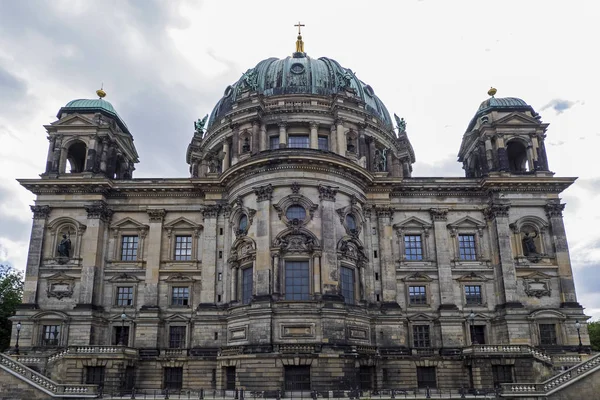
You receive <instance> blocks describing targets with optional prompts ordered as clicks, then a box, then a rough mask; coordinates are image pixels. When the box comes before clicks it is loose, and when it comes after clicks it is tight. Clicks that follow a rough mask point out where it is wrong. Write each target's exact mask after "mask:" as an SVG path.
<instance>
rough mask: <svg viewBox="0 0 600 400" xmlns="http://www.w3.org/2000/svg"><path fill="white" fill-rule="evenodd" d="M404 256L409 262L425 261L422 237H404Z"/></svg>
mask: <svg viewBox="0 0 600 400" xmlns="http://www.w3.org/2000/svg"><path fill="white" fill-rule="evenodd" d="M404 256H405V258H406V259H407V260H409V261H415V260H422V259H423V246H422V243H421V235H404Z"/></svg>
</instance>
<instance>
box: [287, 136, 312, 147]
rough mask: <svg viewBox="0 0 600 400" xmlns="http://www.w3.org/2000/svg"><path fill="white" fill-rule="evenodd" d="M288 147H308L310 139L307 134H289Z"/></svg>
mask: <svg viewBox="0 0 600 400" xmlns="http://www.w3.org/2000/svg"><path fill="white" fill-rule="evenodd" d="M288 147H292V148H302V149H308V148H309V147H310V140H309V138H308V136H304V135H294V136H289V137H288Z"/></svg>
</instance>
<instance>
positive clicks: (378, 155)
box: [373, 150, 386, 172]
mask: <svg viewBox="0 0 600 400" xmlns="http://www.w3.org/2000/svg"><path fill="white" fill-rule="evenodd" d="M374 158H375V159H374V160H373V171H375V172H385V171H386V165H385V164H386V159H385V150H383V151H379V150H375V157H374Z"/></svg>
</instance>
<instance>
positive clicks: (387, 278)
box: [375, 207, 397, 303]
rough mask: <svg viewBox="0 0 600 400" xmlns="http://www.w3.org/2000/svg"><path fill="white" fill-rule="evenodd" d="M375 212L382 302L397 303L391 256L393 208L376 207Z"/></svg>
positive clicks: (393, 266) (393, 261)
mask: <svg viewBox="0 0 600 400" xmlns="http://www.w3.org/2000/svg"><path fill="white" fill-rule="evenodd" d="M375 213H376V214H377V227H378V232H379V263H380V265H381V289H382V301H383V302H384V303H397V298H396V290H397V282H396V262H395V260H394V259H393V256H392V244H393V242H394V232H393V229H392V219H393V218H394V210H392V209H391V208H383V207H378V208H376V209H375Z"/></svg>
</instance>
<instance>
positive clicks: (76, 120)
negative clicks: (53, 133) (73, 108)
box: [50, 114, 96, 127]
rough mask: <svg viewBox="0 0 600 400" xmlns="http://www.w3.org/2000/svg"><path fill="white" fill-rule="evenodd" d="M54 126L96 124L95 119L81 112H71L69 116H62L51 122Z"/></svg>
mask: <svg viewBox="0 0 600 400" xmlns="http://www.w3.org/2000/svg"><path fill="white" fill-rule="evenodd" d="M50 125H51V126H53V127H57V126H96V124H95V123H94V121H92V120H91V119H89V118H87V117H84V116H83V115H81V114H71V115H69V116H68V117H65V118H61V119H59V120H56V121H54V122H53V123H51V124H50Z"/></svg>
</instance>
